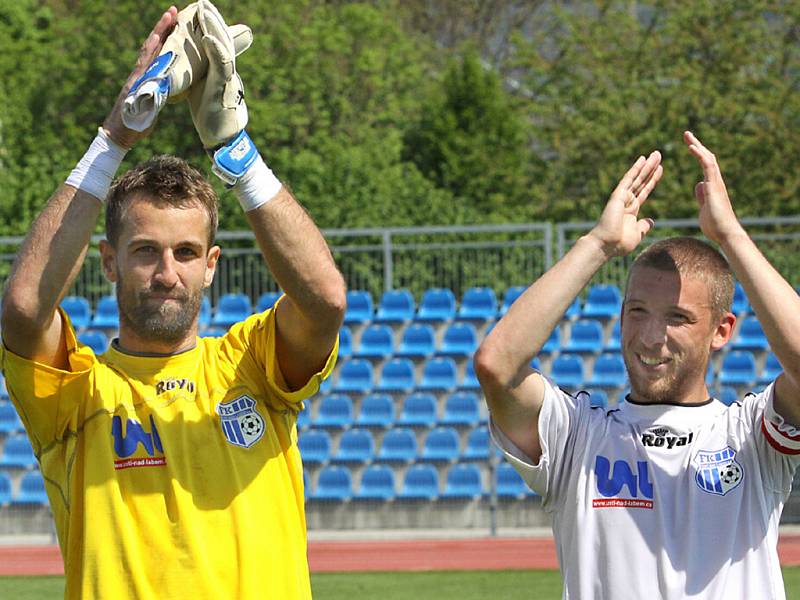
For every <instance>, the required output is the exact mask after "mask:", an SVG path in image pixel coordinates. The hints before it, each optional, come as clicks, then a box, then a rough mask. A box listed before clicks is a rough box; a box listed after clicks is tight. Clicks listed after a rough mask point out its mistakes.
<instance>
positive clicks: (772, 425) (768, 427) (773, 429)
mask: <svg viewBox="0 0 800 600" xmlns="http://www.w3.org/2000/svg"><path fill="white" fill-rule="evenodd" d="M762 393H763V394H766V395H767V404H766V407H765V408H764V416H763V417H762V418H761V431H762V432H763V433H764V437H766V439H767V442H769V445H770V446H772V447H773V448H774V449H775V450H777V451H778V452H780V453H781V454H790V455H793V454H800V428H797V427H795V426H793V425H791V424H790V423H787V422H786V419H784V418H783V416H781V415H780V414H778V412H777V411H776V410H775V384H774V383H772V384H770V385H769V386H768V387H767V389H765V390H764V391H763V392H762Z"/></svg>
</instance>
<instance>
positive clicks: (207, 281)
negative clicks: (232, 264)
mask: <svg viewBox="0 0 800 600" xmlns="http://www.w3.org/2000/svg"><path fill="white" fill-rule="evenodd" d="M221 253H222V250H221V249H220V247H219V246H211V248H209V249H208V254H206V273H205V276H204V277H203V287H204V288H207V287H209V286H210V285H211V282H212V281H214V273H216V271H217V261H218V260H219V255H220V254H221Z"/></svg>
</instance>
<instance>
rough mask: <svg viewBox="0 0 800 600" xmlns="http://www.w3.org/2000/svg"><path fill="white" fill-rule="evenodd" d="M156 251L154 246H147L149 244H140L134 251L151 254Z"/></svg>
mask: <svg viewBox="0 0 800 600" xmlns="http://www.w3.org/2000/svg"><path fill="white" fill-rule="evenodd" d="M155 251H156V249H155V248H154V247H153V246H147V245H145V246H138V247H137V248H136V249H135V250H134V252H136V254H150V253H152V252H155Z"/></svg>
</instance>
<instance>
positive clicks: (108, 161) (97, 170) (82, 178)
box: [65, 127, 128, 202]
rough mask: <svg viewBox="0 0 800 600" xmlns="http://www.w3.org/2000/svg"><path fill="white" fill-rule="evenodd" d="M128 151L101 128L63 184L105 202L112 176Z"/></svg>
mask: <svg viewBox="0 0 800 600" xmlns="http://www.w3.org/2000/svg"><path fill="white" fill-rule="evenodd" d="M127 152H128V151H127V150H126V149H125V148H123V147H122V146H120V145H119V144H117V143H116V142H114V140H112V139H111V138H110V137H108V134H107V133H106V132H105V130H104V129H103V128H102V127H99V128H98V129H97V137H95V138H94V141H93V142H92V143H91V145H90V146H89V149H88V150H87V151H86V154H84V155H83V158H82V159H81V160H80V162H78V164H77V166H76V167H75V168H74V169H73V170H72V173H70V174H69V177H67V180H66V181H65V183H67V184H69V185H71V186H73V187H76V188H78V189H79V190H82V191H84V192H86V193H88V194H91V195H92V196H94V197H95V198H97V199H98V200H100V202H105V199H106V195H108V189H109V188H110V187H111V181H112V180H113V179H114V174H115V173H116V172H117V169H119V165H120V163H121V162H122V159H123V158H125V154H126V153H127Z"/></svg>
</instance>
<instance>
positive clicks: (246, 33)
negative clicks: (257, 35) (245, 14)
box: [228, 24, 253, 56]
mask: <svg viewBox="0 0 800 600" xmlns="http://www.w3.org/2000/svg"><path fill="white" fill-rule="evenodd" d="M228 34H229V35H230V36H231V38H233V47H234V52H235V53H236V56H239V55H240V54H241V53H242V52H244V51H245V50H247V49H248V48H249V47H250V45H251V44H252V43H253V30H252V29H250V28H249V27H248V26H247V25H241V24H238V25H231V26H230V27H228Z"/></svg>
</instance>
